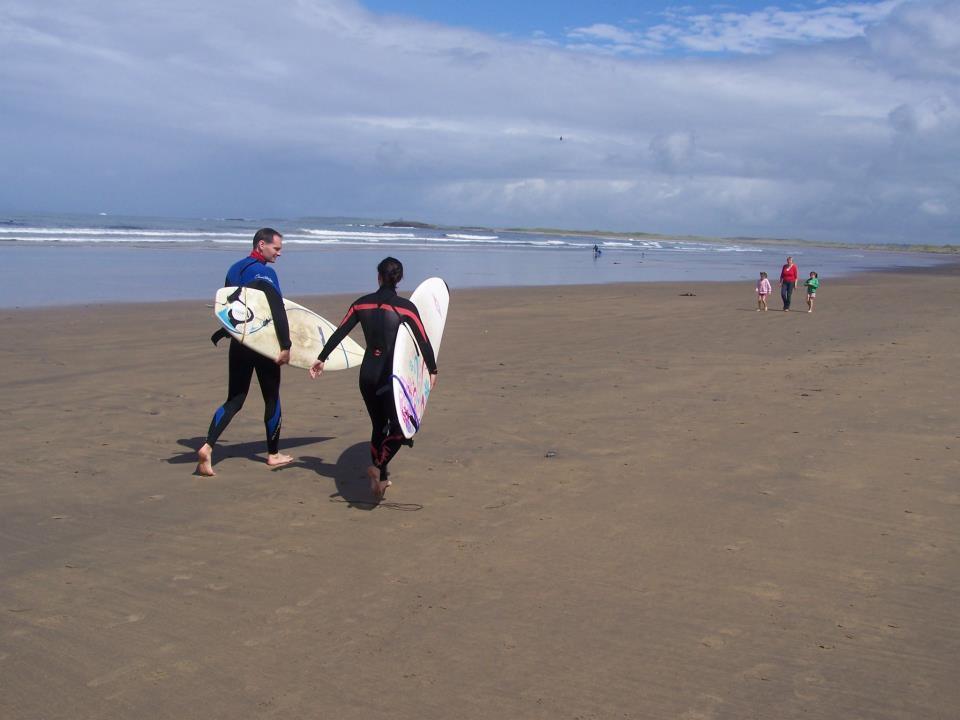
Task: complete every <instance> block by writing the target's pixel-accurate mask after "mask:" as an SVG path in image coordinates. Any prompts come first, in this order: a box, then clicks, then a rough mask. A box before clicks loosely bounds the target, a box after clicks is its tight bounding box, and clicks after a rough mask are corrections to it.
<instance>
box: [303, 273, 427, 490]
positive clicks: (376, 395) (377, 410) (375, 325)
mask: <svg viewBox="0 0 960 720" xmlns="http://www.w3.org/2000/svg"><path fill="white" fill-rule="evenodd" d="M402 278H403V265H402V264H401V262H400V261H399V260H397V259H395V258H392V257H388V258H385V259H384V260H383V261H382V262H381V263H380V264H379V265H377V280H378V282H379V285H380V289H379V290H377V291H376V292H375V293H370V294H369V295H364V296H363V297H362V298H359V299H358V300H356V301H355V302H354V303H353V304H352V305H351V306H350V308H349V309H348V310H347V314H346V315H344V317H343V320H341V321H340V326H339V327H338V328H337V330H336V332H335V333H334V334H333V335H331V336H330V339H329V340H327V343H326V344H325V345H324V346H323V350H321V351H320V355H319V356H318V357H317V361H316V362H315V363H314V364H313V367H311V368H310V377H313V378H316V377H319V376H320V375H321V374H322V373H323V364H324V363H325V362H326V360H327V358H328V357H329V356H330V353H332V352H333V351H334V350H335V349H336V347H337V345H339V344H340V342H341V341H342V340H343V339H344V338H345V337H346V336H347V333H349V332H350V331H351V330H352V329H353V328H354V327H356V324H357V323H358V322H359V323H360V325H361V327H362V328H363V337H364V340H366V344H367V349H366V352H364V355H363V362H362V363H361V365H360V394H361V395H362V396H363V402H364V403H365V404H366V406H367V414H368V415H369V416H370V424H371V425H372V431H371V434H370V459H371V460H372V462H373V464H372V465H371V466H370V467H369V468H367V475H368V476H369V478H370V489H371V491H372V492H373V494H374V497H376V498H377V499H380V498H382V497H383V494H384V492H386V490H387V488H388V487H389V486H390V481H389V480H388V479H387V478H388V475H389V473H388V472H387V464H388V463H389V462H390V460H391V459H393V457H394V455H396V454H397V451H398V450H399V449H400V446H401V445H412V444H413V441H412V440H406V439H404V437H403V433H402V432H400V429H399V423H398V422H397V419H396V416H395V410H394V407H393V385H392V384H391V378H390V376H391V374H392V372H393V348H394V344H395V343H396V340H397V332H398V331H399V330H400V325H401V324H406V325H407V326H409V328H410V329H411V330H412V331H413V337H414V338H415V339H416V341H417V345H419V346H420V352H421V354H422V355H423V360H424V362H425V363H426V365H427V370H428V371H429V372H430V385H431V387H433V385H434V384H436V380H437V360H436V356H435V355H434V353H433V346H432V345H431V344H430V339H429V338H428V337H427V333H426V332H425V331H424V328H423V321H422V320H421V319H420V311H419V310H417V306H416V305H414V304H413V303H412V302H410V301H409V300H407V299H406V298H402V297H400V296H399V295H397V283H399V282H400V280H401V279H402Z"/></svg>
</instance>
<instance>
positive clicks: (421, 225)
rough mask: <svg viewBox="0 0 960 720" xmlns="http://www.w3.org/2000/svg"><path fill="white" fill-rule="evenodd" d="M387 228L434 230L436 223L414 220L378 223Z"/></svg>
mask: <svg viewBox="0 0 960 720" xmlns="http://www.w3.org/2000/svg"><path fill="white" fill-rule="evenodd" d="M380 227H387V228H415V229H417V230H436V229H437V226H436V225H431V224H430V223H425V222H417V221H416V220H391V221H390V222H385V223H382V224H381V225H380Z"/></svg>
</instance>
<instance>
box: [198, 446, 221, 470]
mask: <svg viewBox="0 0 960 720" xmlns="http://www.w3.org/2000/svg"><path fill="white" fill-rule="evenodd" d="M197 474H198V475H203V476H204V477H213V476H214V475H216V473H215V472H214V471H213V448H212V447H210V444H209V443H204V444H203V447H202V448H200V449H199V450H197Z"/></svg>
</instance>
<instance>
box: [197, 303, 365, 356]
mask: <svg viewBox="0 0 960 720" xmlns="http://www.w3.org/2000/svg"><path fill="white" fill-rule="evenodd" d="M283 307H284V308H286V311H287V323H288V324H289V325H290V342H291V343H293V345H292V347H291V348H290V364H291V365H293V366H294V367H298V368H305V369H309V368H310V366H311V365H313V363H314V362H315V361H316V359H317V355H319V354H320V351H321V350H322V349H323V345H324V343H326V342H327V339H328V338H329V337H330V336H331V335H332V334H333V333H334V331H335V330H336V329H337V326H336V325H334V324H333V323H332V322H330V321H329V320H327V319H326V318H323V317H321V316H319V315H317V314H316V313H315V312H313V311H312V310H309V309H307V308H305V307H304V306H303V305H299V304H297V303H295V302H293V301H292V300H287V299H286V298H284V299H283ZM213 308H214V309H213V314H214V316H216V318H217V320H219V321H220V324H221V325H223V327H224V329H225V330H226V331H227V332H228V333H230V336H231V337H232V338H235V339H236V340H238V341H240V342H241V343H243V344H244V345H246V346H247V347H249V348H250V349H251V350H255V351H256V352H258V353H260V354H261V355H265V356H266V357H268V358H271V359H275V358H276V357H277V355H279V354H280V342H279V341H278V340H277V332H276V330H275V329H274V327H273V316H272V315H271V314H270V304H269V303H268V302H267V296H266V295H265V294H264V292H263V291H262V290H257V289H255V288H237V287H225V288H220V289H219V290H217V296H216V298H215V300H214V305H213ZM362 360H363V348H362V347H361V346H360V345H358V344H357V343H356V342H354V341H353V340H352V339H350V338H349V337H346V338H344V339H343V342H342V343H340V345H338V346H337V349H336V350H334V351H333V353H331V355H330V357H329V358H327V362H326V363H325V364H324V366H323V369H324V371H326V370H344V369H346V368H352V367H356V366H358V365H360V362H361V361H362Z"/></svg>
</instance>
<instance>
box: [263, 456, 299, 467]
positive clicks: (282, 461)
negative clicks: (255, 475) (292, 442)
mask: <svg viewBox="0 0 960 720" xmlns="http://www.w3.org/2000/svg"><path fill="white" fill-rule="evenodd" d="M292 462H293V456H292V455H284V454H283V453H274V454H273V455H267V465H269V466H270V467H272V468H278V467H283V466H284V465H289V464H290V463H292Z"/></svg>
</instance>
